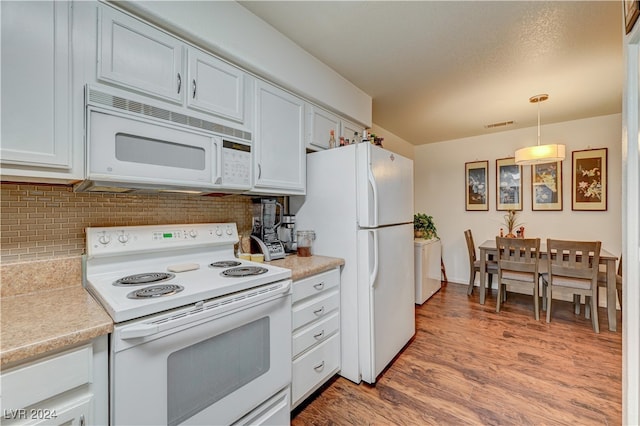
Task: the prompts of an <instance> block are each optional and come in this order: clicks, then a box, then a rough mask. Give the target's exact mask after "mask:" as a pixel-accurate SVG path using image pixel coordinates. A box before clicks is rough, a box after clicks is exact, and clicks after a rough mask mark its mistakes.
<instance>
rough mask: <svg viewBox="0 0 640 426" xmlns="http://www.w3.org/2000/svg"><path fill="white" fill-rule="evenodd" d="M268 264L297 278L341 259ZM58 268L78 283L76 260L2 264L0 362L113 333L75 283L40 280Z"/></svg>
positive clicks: (297, 259) (292, 258)
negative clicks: (280, 268) (281, 268)
mask: <svg viewBox="0 0 640 426" xmlns="http://www.w3.org/2000/svg"><path fill="white" fill-rule="evenodd" d="M270 263H271V264H272V265H275V266H280V267H283V268H287V269H291V275H292V279H293V280H294V281H297V280H300V279H302V278H305V277H307V276H310V275H315V274H319V273H321V272H325V271H328V270H330V269H333V268H336V267H338V266H342V265H344V260H343V259H338V258H335V257H326V256H315V255H314V256H310V257H298V256H296V255H292V256H287V257H286V258H285V259H279V260H274V261H272V262H270ZM36 270H37V271H38V272H34V271H36ZM61 270H62V271H65V272H66V275H64V274H63V275H64V276H65V277H66V278H69V279H70V281H71V282H74V281H76V282H78V283H79V282H80V280H81V276H78V275H79V274H80V273H81V271H80V265H79V259H64V260H63V261H55V262H54V261H52V262H34V264H16V265H5V266H3V267H2V275H3V283H2V286H3V289H2V297H0V310H1V313H0V366H2V367H7V366H9V367H10V366H12V365H14V364H17V363H19V362H21V361H26V360H28V359H31V358H35V357H38V356H41V355H44V354H46V353H48V352H53V351H58V350H61V349H64V348H65V347H67V346H73V345H76V344H79V343H82V342H85V341H89V340H91V339H94V338H96V337H99V336H102V335H104V334H108V333H111V332H112V331H113V322H112V320H111V317H110V316H109V314H107V313H106V311H105V310H104V309H102V307H101V306H100V304H99V303H98V302H97V301H96V300H95V299H94V298H93V297H92V296H91V295H90V294H89V293H88V292H87V291H86V290H85V289H84V288H83V287H82V286H81V285H80V284H77V285H71V286H69V285H68V284H67V286H64V284H62V283H61V282H60V280H55V281H57V282H47V283H46V284H42V283H44V282H46V280H47V279H46V276H48V277H51V276H54V275H52V274H51V273H52V272H54V271H55V272H56V273H57V275H61V274H60V271H61ZM47 272H49V274H47Z"/></svg>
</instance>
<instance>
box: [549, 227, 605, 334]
mask: <svg viewBox="0 0 640 426" xmlns="http://www.w3.org/2000/svg"><path fill="white" fill-rule="evenodd" d="M600 247H601V242H600V241H567V240H552V239H547V268H548V272H547V273H546V274H542V281H543V287H544V291H545V292H546V298H547V322H551V305H552V301H553V297H552V296H553V293H554V292H557V293H558V294H561V293H565V294H569V295H573V296H574V301H575V296H576V295H583V296H585V303H586V304H588V305H589V308H590V311H591V323H592V325H593V331H595V332H596V333H600V326H599V324H598V270H599V263H600Z"/></svg>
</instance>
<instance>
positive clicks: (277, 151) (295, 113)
mask: <svg viewBox="0 0 640 426" xmlns="http://www.w3.org/2000/svg"><path fill="white" fill-rule="evenodd" d="M255 98H256V100H255V106H256V114H255V117H256V129H255V144H254V145H255V150H254V151H255V153H254V171H253V172H254V173H253V176H254V177H255V180H254V187H253V189H252V192H254V193H267V194H283V195H286V194H288V195H304V193H305V189H306V183H307V182H306V166H307V163H306V157H305V155H306V150H305V147H304V140H303V137H304V134H303V131H304V130H303V129H304V121H303V120H304V101H303V100H302V99H300V98H298V97H297V96H294V95H292V94H291V93H289V92H286V91H284V90H282V89H280V88H278V87H276V86H273V85H271V84H269V83H267V82H265V81H262V80H258V81H257V82H256V97H255Z"/></svg>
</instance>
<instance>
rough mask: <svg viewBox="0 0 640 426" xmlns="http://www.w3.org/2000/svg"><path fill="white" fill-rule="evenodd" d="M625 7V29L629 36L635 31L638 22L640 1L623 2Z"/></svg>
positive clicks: (627, 0) (626, 0)
mask: <svg viewBox="0 0 640 426" xmlns="http://www.w3.org/2000/svg"><path fill="white" fill-rule="evenodd" d="M623 5H624V27H625V30H626V31H625V32H626V34H629V33H630V32H631V30H632V29H633V25H634V24H635V23H636V21H637V20H638V15H640V1H638V0H623Z"/></svg>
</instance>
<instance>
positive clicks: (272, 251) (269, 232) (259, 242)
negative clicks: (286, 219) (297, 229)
mask: <svg viewBox="0 0 640 426" xmlns="http://www.w3.org/2000/svg"><path fill="white" fill-rule="evenodd" d="M281 223H282V204H280V203H279V202H277V201H276V200H275V198H260V199H254V200H253V228H252V231H251V251H252V252H254V251H255V252H261V253H262V254H264V260H265V261H267V262H269V261H271V260H275V259H283V258H284V256H285V251H284V246H283V245H282V242H281V241H280V239H279V238H278V227H279V226H280V224H281Z"/></svg>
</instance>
